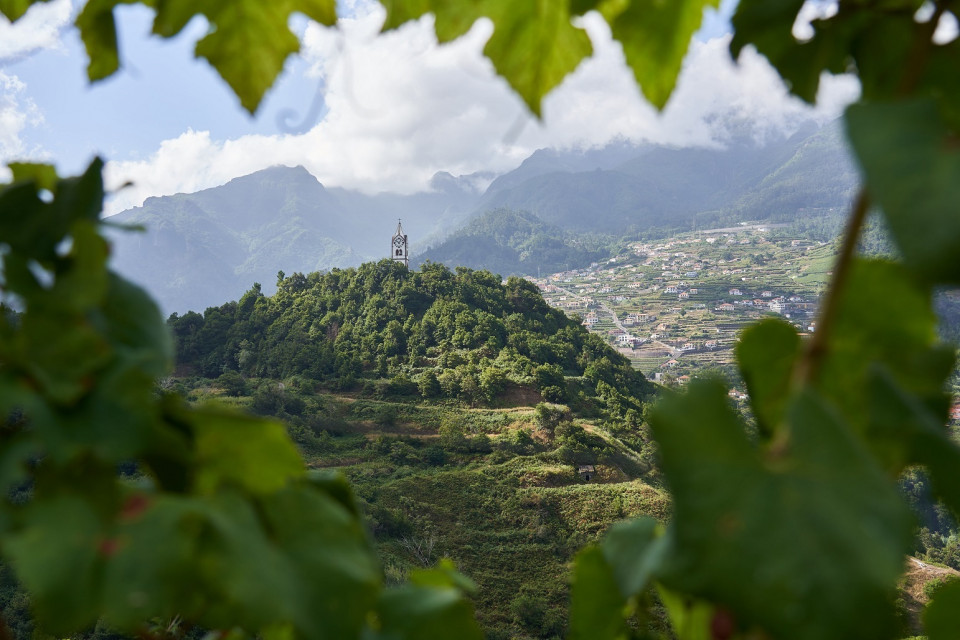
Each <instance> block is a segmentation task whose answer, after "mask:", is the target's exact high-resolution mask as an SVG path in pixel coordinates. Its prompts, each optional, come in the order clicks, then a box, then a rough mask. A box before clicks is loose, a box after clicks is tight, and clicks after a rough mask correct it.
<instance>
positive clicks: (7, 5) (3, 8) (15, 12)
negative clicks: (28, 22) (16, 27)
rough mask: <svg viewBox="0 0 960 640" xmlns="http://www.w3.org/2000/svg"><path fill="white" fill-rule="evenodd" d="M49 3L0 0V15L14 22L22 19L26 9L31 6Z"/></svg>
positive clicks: (36, 0)
mask: <svg viewBox="0 0 960 640" xmlns="http://www.w3.org/2000/svg"><path fill="white" fill-rule="evenodd" d="M49 1H50V0H0V13H2V14H3V15H5V16H7V18H8V19H9V20H10V21H11V22H16V21H17V20H19V19H20V18H21V17H23V14H25V13H26V12H27V9H29V8H30V7H32V6H33V5H35V4H39V3H41V2H49Z"/></svg>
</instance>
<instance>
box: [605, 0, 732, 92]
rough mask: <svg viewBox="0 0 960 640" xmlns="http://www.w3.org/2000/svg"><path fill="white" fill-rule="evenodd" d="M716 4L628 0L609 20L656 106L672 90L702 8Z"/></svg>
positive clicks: (704, 0)
mask: <svg viewBox="0 0 960 640" xmlns="http://www.w3.org/2000/svg"><path fill="white" fill-rule="evenodd" d="M719 4H720V2H719V0H631V1H630V3H629V5H628V6H627V8H626V10H625V11H623V12H622V13H620V14H618V15H617V16H616V17H614V18H613V19H612V20H610V28H611V30H612V31H613V37H614V38H616V39H617V40H619V41H620V43H621V44H622V45H623V52H624V55H626V58H627V64H628V65H629V66H630V68H631V69H632V70H633V75H634V77H635V78H636V80H637V83H638V84H639V85H640V89H641V90H642V91H643V95H645V96H646V97H647V100H649V101H650V102H651V103H652V104H653V105H654V106H655V107H657V108H658V109H663V107H664V105H666V104H667V100H668V99H669V98H670V94H671V93H673V88H674V86H675V85H676V83H677V76H678V75H679V74H680V66H681V64H682V63H683V58H684V56H686V54H687V49H688V47H689V46H690V41H691V39H692V38H693V34H694V33H695V32H696V31H697V29H699V28H700V22H701V21H702V20H703V10H704V8H705V7H716V6H718V5H719Z"/></svg>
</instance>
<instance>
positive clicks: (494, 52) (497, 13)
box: [483, 0, 592, 117]
mask: <svg viewBox="0 0 960 640" xmlns="http://www.w3.org/2000/svg"><path fill="white" fill-rule="evenodd" d="M490 4H491V13H490V15H489V17H490V18H491V19H492V20H493V22H494V25H495V26H494V31H493V35H492V36H491V37H490V40H489V42H487V46H486V47H484V49H483V52H484V53H485V54H486V55H487V57H489V58H490V60H491V61H492V62H493V66H494V67H495V68H496V69H497V73H499V74H500V75H502V76H503V77H504V78H505V79H506V80H507V82H509V83H510V86H511V87H513V89H514V91H516V92H517V93H518V94H519V95H520V97H521V98H523V101H524V102H526V103H527V106H528V107H529V108H530V110H531V111H532V112H533V113H534V114H535V115H536V116H537V117H539V116H540V101H541V100H542V99H543V96H545V95H546V94H547V92H549V91H550V90H551V89H553V88H554V87H556V86H557V85H559V84H560V82H562V81H563V79H564V78H565V77H566V76H567V74H569V73H571V72H572V71H573V70H574V69H576V68H577V65H579V64H580V61H581V60H583V59H584V58H586V57H587V56H589V55H590V54H591V52H592V48H591V46H590V39H589V38H588V37H587V34H586V32H584V31H583V29H580V28H578V27H574V26H573V24H572V23H571V21H570V19H571V16H570V12H569V8H568V7H567V2H566V0H541V1H539V2H519V3H517V2H503V1H502V0H500V1H497V2H491V3H490Z"/></svg>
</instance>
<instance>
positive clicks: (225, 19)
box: [153, 0, 336, 114]
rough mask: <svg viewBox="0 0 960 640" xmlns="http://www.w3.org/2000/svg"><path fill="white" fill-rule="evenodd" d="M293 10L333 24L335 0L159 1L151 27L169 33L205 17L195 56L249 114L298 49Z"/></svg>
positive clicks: (334, 19) (156, 30)
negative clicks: (206, 63) (291, 23)
mask: <svg viewBox="0 0 960 640" xmlns="http://www.w3.org/2000/svg"><path fill="white" fill-rule="evenodd" d="M294 12H299V13H303V14H304V15H306V16H307V17H309V18H312V19H314V20H316V21H318V22H321V23H322V24H326V25H332V24H334V23H335V22H336V3H335V2H334V0H279V1H276V2H261V1H260V0H234V1H233V2H221V1H220V0H202V1H201V2H195V1H194V0H160V1H159V2H158V3H157V16H156V19H155V21H154V26H153V31H154V33H156V34H158V35H161V36H164V37H171V36H173V35H175V34H177V33H179V32H180V31H181V30H182V29H183V28H184V27H185V26H186V25H187V23H188V22H189V21H190V19H191V18H193V17H194V16H195V15H198V14H203V15H204V16H206V18H207V20H208V21H209V22H210V32H209V33H208V34H207V35H206V36H205V37H204V38H202V39H201V40H200V41H199V42H198V43H197V48H196V54H197V56H199V57H202V58H206V59H207V61H209V62H210V64H212V65H213V67H214V68H215V69H216V70H217V72H218V73H219V74H220V76H221V77H222V78H223V79H224V80H225V81H226V82H227V84H228V85H230V88H231V89H233V92H234V93H235V94H236V95H237V97H238V98H239V99H240V104H241V105H243V107H244V108H245V109H246V110H247V111H249V112H250V113H251V114H252V113H254V112H256V110H257V107H258V106H259V105H260V102H261V101H262V99H263V96H264V94H265V93H266V92H267V90H268V89H269V88H270V87H271V86H272V85H273V83H274V80H276V78H277V76H278V75H279V74H280V72H281V71H282V70H283V64H284V61H286V59H287V57H288V56H289V55H290V54H292V53H296V52H297V51H299V49H300V42H299V40H297V37H296V36H295V35H294V34H293V33H292V32H291V31H290V28H289V26H288V22H289V19H290V15H291V14H292V13H294Z"/></svg>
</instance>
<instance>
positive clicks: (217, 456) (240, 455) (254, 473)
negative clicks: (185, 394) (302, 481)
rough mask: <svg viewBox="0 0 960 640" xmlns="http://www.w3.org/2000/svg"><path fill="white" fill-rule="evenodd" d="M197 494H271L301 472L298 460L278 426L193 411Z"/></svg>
mask: <svg viewBox="0 0 960 640" xmlns="http://www.w3.org/2000/svg"><path fill="white" fill-rule="evenodd" d="M192 420H193V429H194V434H195V436H194V438H195V446H196V464H197V470H196V478H195V480H194V483H195V486H196V490H197V491H198V492H199V493H213V492H214V491H216V490H217V489H218V488H220V487H222V486H225V485H235V486H238V487H243V488H244V489H246V490H247V491H250V492H253V493H263V494H266V493H272V492H274V491H276V490H278V489H280V488H282V487H283V486H284V485H286V484H287V483H288V482H289V481H290V480H292V479H294V478H297V477H300V476H302V475H303V473H304V469H303V461H302V460H301V458H300V454H299V453H298V452H297V449H296V447H295V446H294V445H293V443H292V442H291V441H290V438H289V437H287V432H286V429H285V428H284V426H283V425H282V424H281V423H279V422H274V421H272V420H264V419H262V418H254V417H251V416H245V415H242V414H236V413H229V412H227V411H222V410H217V409H209V408H206V409H198V410H195V411H193V412H192Z"/></svg>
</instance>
